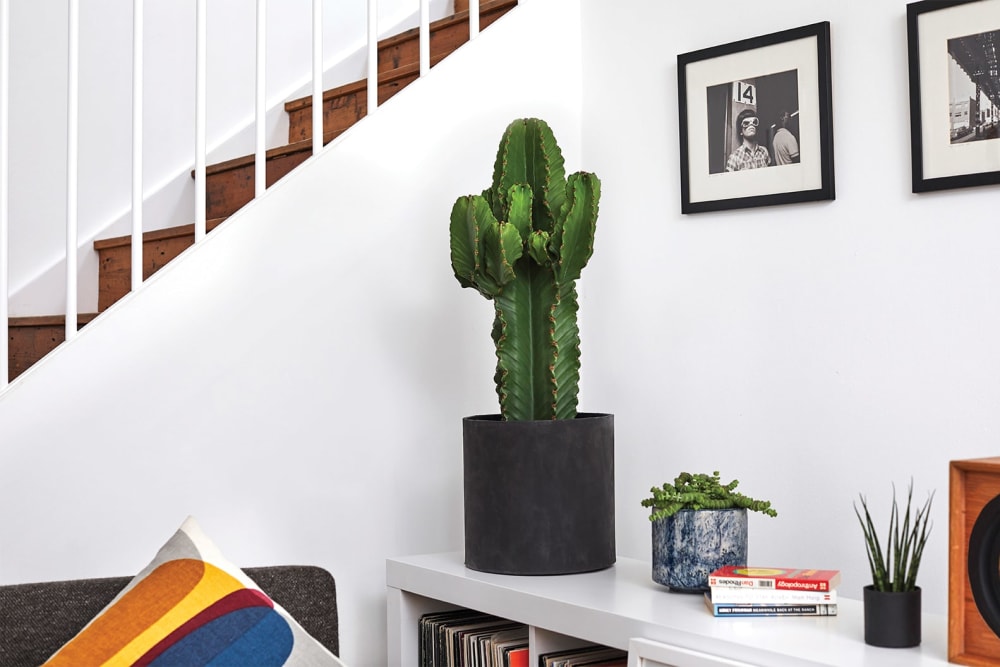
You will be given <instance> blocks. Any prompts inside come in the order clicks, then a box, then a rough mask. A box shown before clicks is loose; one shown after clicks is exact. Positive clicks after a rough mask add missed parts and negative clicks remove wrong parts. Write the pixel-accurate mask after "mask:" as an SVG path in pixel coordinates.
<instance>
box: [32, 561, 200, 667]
mask: <svg viewBox="0 0 1000 667" xmlns="http://www.w3.org/2000/svg"><path fill="white" fill-rule="evenodd" d="M204 571H205V564H204V563H203V562H202V561H198V560H189V559H185V560H175V561H170V562H169V563H164V564H163V565H161V566H159V567H158V568H156V569H155V570H153V571H152V572H150V574H149V576H147V577H146V578H145V579H143V580H142V581H140V582H139V583H138V584H136V586H135V588H133V589H132V590H130V591H129V592H127V593H126V594H125V595H123V596H122V598H121V599H120V600H118V602H116V603H115V604H114V606H112V607H111V608H110V609H107V610H106V611H105V612H104V613H103V614H101V615H100V616H98V617H97V618H95V619H94V620H93V621H92V622H91V623H90V625H88V626H87V627H86V628H84V629H83V630H81V631H80V634H78V635H77V636H76V638H75V639H73V641H71V642H70V643H68V644H66V646H64V647H63V649H62V650H61V651H59V652H58V653H57V654H56V655H54V656H53V657H52V658H50V659H49V661H48V662H46V663H45V666H44V667H63V666H64V665H65V667H80V665H100V664H103V663H105V662H106V661H108V660H110V659H111V657H112V656H114V655H115V654H116V653H118V652H119V651H120V650H122V648H123V647H125V646H126V645H128V643H129V642H131V641H132V640H134V639H135V638H136V637H138V636H139V635H140V634H142V633H143V632H145V631H146V630H147V629H148V628H149V626H150V625H152V624H153V623H155V622H156V621H158V620H159V619H160V618H161V617H162V616H163V615H164V614H166V613H167V612H168V611H170V610H171V609H173V608H174V607H175V606H177V604H178V603H179V602H180V601H181V600H183V599H184V598H185V597H186V596H187V595H188V594H189V593H190V592H191V591H192V590H194V588H195V586H196V585H197V584H198V582H199V581H201V579H202V575H203V574H204Z"/></svg>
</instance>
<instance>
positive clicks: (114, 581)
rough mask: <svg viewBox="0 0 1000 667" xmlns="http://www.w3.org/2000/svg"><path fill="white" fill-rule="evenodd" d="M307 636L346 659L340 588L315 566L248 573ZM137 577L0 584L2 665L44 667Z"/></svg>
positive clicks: (9, 666)
mask: <svg viewBox="0 0 1000 667" xmlns="http://www.w3.org/2000/svg"><path fill="white" fill-rule="evenodd" d="M243 571H244V572H245V573H246V574H247V576H249V577H250V578H251V579H253V580H254V581H255V582H256V583H257V585H258V586H260V587H261V589H262V590H263V591H264V592H265V593H267V594H268V595H269V596H271V598H272V599H273V600H274V601H275V602H277V603H278V604H280V605H281V606H282V607H284V608H285V609H286V610H288V613H290V614H291V615H292V617H293V618H295V620H297V621H298V622H299V624H300V625H301V626H302V627H303V628H305V630H306V632H308V633H309V634H311V635H312V636H313V637H315V638H316V640H317V641H319V642H320V643H321V644H323V645H324V646H326V647H327V648H328V649H329V650H330V651H331V652H333V653H334V654H335V655H340V639H339V624H338V618H337V588H336V583H335V581H334V579H333V576H332V575H331V574H330V573H329V572H327V571H326V570H324V569H322V568H319V567H314V566H311V565H277V566H270V567H254V568H246V569H244V570H243ZM131 580H132V577H112V578H106V579H75V580H69V581H52V582H44V583H37V584H15V585H10V586H0V665H2V666H3V667H38V666H39V665H41V664H42V663H43V662H45V660H47V659H48V658H49V656H51V655H52V654H53V653H55V652H56V650H57V649H59V647H61V646H62V645H63V644H65V643H66V642H67V641H69V640H70V639H72V638H73V636H75V635H76V633H77V632H79V631H80V630H81V629H82V628H83V626H84V625H86V624H87V623H88V622H89V621H90V620H91V619H92V618H94V616H96V615H97V613H98V612H99V611H100V610H101V609H103V608H104V606H105V605H107V604H108V603H109V602H111V600H112V599H113V598H114V597H115V595H117V594H118V593H119V592H120V591H121V590H122V589H123V588H125V586H126V584H128V582H129V581H131Z"/></svg>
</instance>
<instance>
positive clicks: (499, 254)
mask: <svg viewBox="0 0 1000 667" xmlns="http://www.w3.org/2000/svg"><path fill="white" fill-rule="evenodd" d="M600 196H601V182H600V180H599V179H598V178H597V176H596V175H594V174H591V173H587V172H577V173H574V174H570V176H569V177H568V178H567V177H566V176H565V169H564V165H563V156H562V152H561V151H560V150H559V146H558V144H557V143H556V140H555V136H554V135H553V134H552V130H551V129H550V128H549V126H548V125H547V124H546V123H545V121H542V120H539V119H536V118H522V119H518V120H515V121H514V122H512V123H511V124H510V125H509V126H508V127H507V129H506V131H505V132H504V134H503V138H502V139H501V141H500V147H499V149H498V151H497V158H496V163H495V164H494V167H493V184H492V186H491V187H490V188H488V189H486V190H484V191H483V193H482V194H481V195H468V196H464V197H459V198H458V200H457V201H456V202H455V205H454V207H453V208H452V211H451V264H452V269H453V270H454V272H455V277H456V278H457V279H458V282H459V283H460V284H461V285H462V287H471V288H474V289H476V290H477V291H478V292H479V293H480V294H482V295H483V296H484V297H486V298H487V299H491V300H493V303H494V308H495V313H496V314H495V319H494V323H493V333H492V336H493V342H494V343H495V345H496V354H497V370H496V375H495V377H494V380H495V381H496V389H497V395H498V396H499V399H500V413H501V415H502V416H503V418H504V419H505V420H507V421H527V420H532V419H572V418H574V417H576V411H577V399H578V393H579V381H580V335H579V328H578V326H577V310H578V304H577V294H576V280H577V279H578V278H579V277H580V272H581V271H582V270H583V267H584V266H586V265H587V262H588V260H589V259H590V257H591V255H592V254H593V251H594V230H595V228H596V224H597V209H598V202H599V200H600Z"/></svg>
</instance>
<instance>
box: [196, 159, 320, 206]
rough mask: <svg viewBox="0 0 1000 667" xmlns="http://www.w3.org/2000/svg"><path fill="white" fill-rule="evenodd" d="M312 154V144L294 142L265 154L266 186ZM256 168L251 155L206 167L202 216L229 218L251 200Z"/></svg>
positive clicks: (254, 185) (254, 186)
mask: <svg viewBox="0 0 1000 667" xmlns="http://www.w3.org/2000/svg"><path fill="white" fill-rule="evenodd" d="M289 148H291V147H289ZM311 155H312V146H297V147H295V149H293V150H287V151H282V152H281V154H280V155H277V156H275V157H268V159H267V161H266V163H265V173H266V174H267V186H268V187H270V186H272V185H274V184H275V183H277V182H278V181H279V180H280V179H281V178H283V177H284V176H287V175H288V173H289V172H291V171H292V169H294V168H295V167H297V166H299V165H300V164H302V163H303V162H305V161H306V159H308V158H309V156H311ZM255 170H256V167H255V166H254V160H253V156H248V157H246V158H237V159H236V160H231V161H229V162H225V163H222V164H220V165H215V166H213V167H209V168H208V170H207V172H206V175H205V198H206V205H205V211H206V213H205V216H206V217H207V218H228V217H229V216H231V215H232V214H233V213H236V211H238V210H240V209H241V208H243V207H244V206H246V205H247V204H248V203H250V202H251V201H252V200H253V198H254V194H255V192H254V191H255V188H256V180H257V178H256V175H255V174H256V171H255Z"/></svg>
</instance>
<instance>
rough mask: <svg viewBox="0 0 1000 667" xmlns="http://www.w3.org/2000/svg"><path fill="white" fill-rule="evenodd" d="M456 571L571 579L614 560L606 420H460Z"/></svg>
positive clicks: (610, 426) (610, 439) (610, 421)
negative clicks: (461, 509)
mask: <svg viewBox="0 0 1000 667" xmlns="http://www.w3.org/2000/svg"><path fill="white" fill-rule="evenodd" d="M463 436H464V437H463V439H464V442H463V468H464V475H465V565H466V566H467V567H469V568H471V569H473V570H479V571H481V572H494V573H499V574H524V575H528V574H530V575H548V574H573V573H577V572H590V571H593V570H601V569H604V568H606V567H610V566H611V565H613V564H614V562H615V488H614V487H615V452H614V415H609V414H592V413H580V414H579V415H578V416H577V418H576V419H561V420H546V421H521V422H516V421H511V422H506V421H503V420H502V419H501V418H500V415H479V416H475V417H466V418H465V419H464V420H463Z"/></svg>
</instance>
